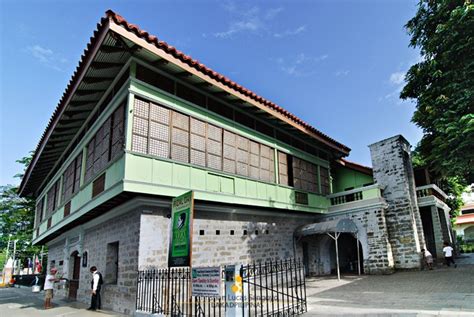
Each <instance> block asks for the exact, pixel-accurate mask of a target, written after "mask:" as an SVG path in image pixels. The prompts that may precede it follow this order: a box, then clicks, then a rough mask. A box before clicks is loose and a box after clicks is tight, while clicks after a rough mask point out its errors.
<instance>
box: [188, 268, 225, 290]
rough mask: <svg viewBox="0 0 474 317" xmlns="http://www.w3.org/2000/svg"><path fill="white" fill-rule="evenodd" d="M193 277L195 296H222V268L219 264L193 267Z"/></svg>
mask: <svg viewBox="0 0 474 317" xmlns="http://www.w3.org/2000/svg"><path fill="white" fill-rule="evenodd" d="M191 278H192V279H191V283H192V295H193V296H205V297H220V296H221V268H220V267H219V266H216V267H196V268H193V269H192V276H191Z"/></svg>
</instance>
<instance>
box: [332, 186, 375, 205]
mask: <svg viewBox="0 0 474 317" xmlns="http://www.w3.org/2000/svg"><path fill="white" fill-rule="evenodd" d="M380 197H382V188H381V187H380V186H379V185H377V184H374V185H370V186H365V187H360V188H355V189H351V190H347V191H343V192H339V193H334V194H332V195H329V196H328V198H329V199H330V200H331V206H336V205H341V204H346V203H350V202H354V201H359V200H366V199H373V198H380Z"/></svg>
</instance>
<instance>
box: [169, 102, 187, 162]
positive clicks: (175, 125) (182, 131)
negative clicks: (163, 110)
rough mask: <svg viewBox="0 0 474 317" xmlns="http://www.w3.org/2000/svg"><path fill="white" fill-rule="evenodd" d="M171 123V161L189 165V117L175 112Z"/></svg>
mask: <svg viewBox="0 0 474 317" xmlns="http://www.w3.org/2000/svg"><path fill="white" fill-rule="evenodd" d="M171 122H172V123H171V159H173V160H176V161H180V162H184V163H189V117H188V116H186V115H184V114H182V113H179V112H175V111H173V117H172V120H171Z"/></svg>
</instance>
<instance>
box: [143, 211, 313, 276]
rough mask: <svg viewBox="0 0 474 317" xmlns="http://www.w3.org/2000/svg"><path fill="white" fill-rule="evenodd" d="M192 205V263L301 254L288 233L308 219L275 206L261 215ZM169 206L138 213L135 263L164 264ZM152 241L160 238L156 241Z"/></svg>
mask: <svg viewBox="0 0 474 317" xmlns="http://www.w3.org/2000/svg"><path fill="white" fill-rule="evenodd" d="M246 212H248V214H242V213H240V214H233V213H229V212H226V210H225V207H223V209H222V210H221V211H220V212H216V211H205V210H202V209H196V210H195V214H194V225H193V261H192V265H193V266H213V265H230V264H245V263H251V262H254V261H257V262H258V261H268V260H275V259H286V258H292V257H297V258H300V257H301V256H302V253H301V246H296V247H295V246H294V243H293V233H294V231H295V229H296V228H297V227H298V226H301V225H303V224H305V223H308V222H309V223H311V221H314V220H313V219H315V217H313V219H311V220H310V218H308V217H301V216H298V215H295V214H291V213H288V212H287V213H283V212H281V211H272V212H268V213H267V214H266V215H252V212H255V210H251V209H249V210H248V211H246ZM167 215H169V211H167V210H165V209H160V208H157V209H154V210H153V211H151V210H150V211H149V212H148V213H147V214H142V215H141V221H140V222H141V224H140V226H141V230H140V249H139V268H140V269H149V268H155V267H160V268H162V267H166V266H167V259H168V244H169V240H168V236H169V230H170V227H169V226H170V219H169V218H167ZM158 241H160V242H159V243H158Z"/></svg>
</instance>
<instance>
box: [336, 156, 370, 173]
mask: <svg viewBox="0 0 474 317" xmlns="http://www.w3.org/2000/svg"><path fill="white" fill-rule="evenodd" d="M337 162H338V163H339V164H341V165H342V166H345V167H347V168H350V169H353V170H356V171H358V172H361V173H364V174H367V175H370V176H373V170H372V167H369V166H365V165H361V164H358V163H355V162H351V161H348V160H346V159H343V158H341V159H340V160H339V161H337Z"/></svg>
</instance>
